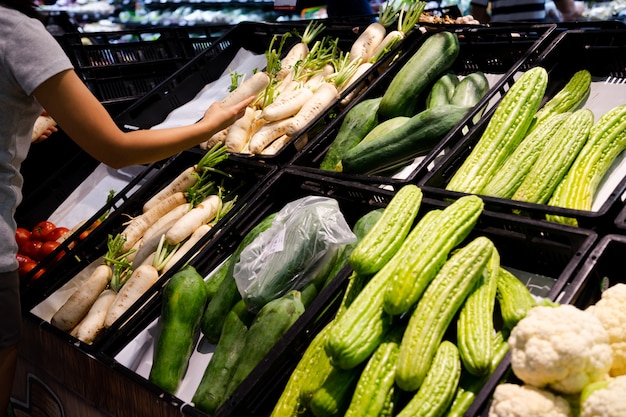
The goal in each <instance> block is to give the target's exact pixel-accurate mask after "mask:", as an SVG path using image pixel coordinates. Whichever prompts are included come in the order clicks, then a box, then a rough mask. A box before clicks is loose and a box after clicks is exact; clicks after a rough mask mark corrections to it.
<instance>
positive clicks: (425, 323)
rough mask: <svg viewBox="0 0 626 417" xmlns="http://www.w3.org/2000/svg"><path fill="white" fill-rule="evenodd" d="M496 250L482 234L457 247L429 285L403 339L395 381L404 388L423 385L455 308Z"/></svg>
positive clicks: (412, 388)
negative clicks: (459, 247) (461, 246)
mask: <svg viewBox="0 0 626 417" xmlns="http://www.w3.org/2000/svg"><path fill="white" fill-rule="evenodd" d="M493 250H494V245H493V243H492V242H491V241H490V240H489V239H488V238H486V237H484V236H480V237H477V238H476V239H474V240H472V241H471V242H470V243H468V244H467V245H466V246H464V247H463V248H461V249H459V250H458V251H456V252H455V253H454V254H453V255H452V256H451V257H450V259H449V260H448V261H446V263H445V264H444V265H443V267H442V268H441V270H440V271H439V273H438V274H437V276H436V277H435V278H434V279H433V281H432V283H431V284H430V285H429V286H428V287H427V288H426V291H425V292H424V295H423V296H422V297H421V298H420V300H419V302H418V303H417V306H416V307H415V310H414V311H413V313H412V314H411V318H410V319H409V322H408V324H407V328H406V330H405V332H404V336H403V338H402V342H401V343H400V352H399V355H398V366H397V368H396V384H398V386H399V387H400V388H401V389H403V390H405V391H415V390H416V389H418V388H419V387H420V385H421V384H422V382H423V381H424V378H425V377H426V373H427V372H428V369H429V368H430V366H431V363H432V360H433V357H434V356H435V352H436V350H437V347H438V346H439V344H440V343H441V341H442V339H443V335H444V333H445V332H446V331H447V329H448V326H449V325H450V323H451V322H452V319H453V318H454V316H455V314H456V312H457V311H458V310H459V309H460V308H461V305H462V304H463V303H464V302H465V299H466V298H467V297H468V295H469V294H470V293H471V292H472V290H473V289H474V286H475V285H476V282H477V281H478V280H479V279H480V278H481V276H482V274H483V270H484V269H485V267H486V265H487V262H489V259H490V258H491V255H492V253H493Z"/></svg>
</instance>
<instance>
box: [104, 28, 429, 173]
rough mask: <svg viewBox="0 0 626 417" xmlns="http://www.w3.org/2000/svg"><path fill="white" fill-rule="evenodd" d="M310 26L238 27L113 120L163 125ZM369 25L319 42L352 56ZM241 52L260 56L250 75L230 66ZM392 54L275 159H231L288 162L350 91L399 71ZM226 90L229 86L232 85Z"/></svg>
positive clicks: (133, 125) (329, 32)
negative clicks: (383, 74) (219, 83)
mask: <svg viewBox="0 0 626 417" xmlns="http://www.w3.org/2000/svg"><path fill="white" fill-rule="evenodd" d="M322 23H323V20H322ZM306 25H307V23H306V21H302V22H290V23H289V24H282V23H256V22H243V23H240V24H238V25H236V26H235V27H234V28H233V29H232V30H231V31H229V32H228V33H226V34H225V35H224V36H223V37H222V38H220V39H219V40H218V41H216V42H214V43H213V45H211V47H210V48H208V49H206V50H204V51H203V52H202V53H201V54H200V55H198V56H196V57H195V58H194V59H193V60H191V61H190V62H188V63H187V64H186V65H185V66H184V67H183V68H181V69H180V70H178V71H177V72H176V73H174V74H173V75H172V76H171V77H170V78H168V79H167V80H165V81H164V82H163V83H162V84H161V85H159V86H158V87H156V88H155V89H154V90H153V91H151V92H150V93H149V94H147V95H145V96H144V97H142V98H141V99H140V100H138V101H137V102H135V103H133V105H131V106H129V107H128V108H127V109H126V110H125V111H124V112H122V113H121V114H119V115H118V116H117V117H116V119H115V120H116V123H117V124H118V125H119V126H120V127H121V128H122V129H125V130H136V129H146V128H152V127H154V126H157V125H160V124H161V123H163V122H164V121H165V122H167V121H168V116H170V114H171V113H172V112H174V111H175V110H178V109H180V108H181V107H182V106H184V105H189V104H192V105H194V106H195V103H196V102H197V101H195V100H194V99H196V97H197V96H199V95H200V94H201V93H204V94H209V93H207V92H206V90H204V89H205V88H206V87H207V86H209V87H210V84H211V83H213V82H215V81H217V80H219V79H220V77H222V76H225V75H223V74H225V73H226V72H225V71H229V72H232V71H236V72H238V73H240V74H241V73H248V72H249V73H250V74H251V73H252V71H253V70H255V69H263V68H265V65H266V60H265V58H264V54H265V52H266V50H267V49H268V48H269V46H270V43H271V42H272V39H273V38H274V36H276V37H278V38H281V37H282V36H283V35H285V34H288V33H289V34H291V33H293V31H294V30H296V31H297V32H298V33H300V34H302V33H303V32H304V30H305V29H306ZM366 26H367V25H366V24H363V25H362V26H356V27H355V26H354V25H353V24H351V23H350V22H349V21H348V22H346V23H343V24H339V23H336V22H335V23H334V24H332V25H325V26H324V28H325V29H324V30H323V31H322V33H321V34H320V35H319V39H321V38H322V37H326V36H328V37H330V38H331V39H335V38H337V39H338V48H339V49H340V50H341V51H349V50H350V47H351V45H352V43H353V42H354V40H356V39H357V37H358V35H359V34H360V32H361V31H362V30H364V29H365V27H366ZM420 36H421V32H420V31H418V30H414V31H411V32H410V34H409V36H407V38H406V39H405V41H403V42H402V43H400V44H399V45H398V46H397V47H396V50H395V51H399V53H400V55H402V54H404V53H405V51H404V50H403V49H404V46H403V45H408V46H407V48H410V46H411V45H412V44H413V42H415V39H416V38H419V37H420ZM298 39H299V38H298V37H297V36H289V37H288V38H287V39H286V41H285V43H284V46H283V49H282V51H283V52H284V53H285V54H286V53H287V51H288V50H289V48H290V47H291V46H292V45H293V44H294V43H295V42H297V41H298ZM277 42H279V41H277ZM240 51H247V52H249V53H250V54H251V55H253V56H256V57H257V58H258V59H257V61H255V62H257V63H258V64H259V65H258V66H257V67H255V68H250V69H249V70H245V69H244V70H241V69H239V68H232V67H231V65H234V66H236V64H231V62H232V61H233V59H234V58H235V57H236V56H237V54H238V53H239V52H240ZM394 55H395V54H394V53H393V52H392V53H389V54H387V56H386V57H385V58H384V59H382V60H380V61H379V62H377V63H376V64H375V65H373V66H372V68H370V69H369V70H368V71H367V72H366V73H365V74H364V75H363V76H362V77H361V79H360V80H359V81H357V82H356V83H355V85H353V86H351V87H350V88H348V89H347V90H346V91H344V92H343V93H342V94H341V96H340V97H339V98H338V99H337V100H336V102H335V104H333V105H332V106H331V108H330V109H328V110H327V111H326V112H325V113H324V114H323V115H321V116H319V117H318V118H317V119H316V120H314V121H312V122H311V123H310V124H309V125H308V126H306V127H305V128H304V129H303V131H302V132H301V133H299V134H297V135H295V136H294V137H293V138H292V139H291V140H290V142H289V143H287V144H286V145H285V146H284V147H283V148H282V149H281V150H279V151H278V152H277V153H276V154H274V155H254V156H250V155H248V154H233V155H234V156H236V157H240V158H243V159H259V160H263V161H266V162H269V163H275V164H283V163H285V162H287V161H288V160H289V159H291V158H292V157H293V155H294V154H295V153H296V152H297V151H298V150H299V149H301V148H302V147H303V146H304V144H305V143H306V142H307V141H308V140H309V139H311V138H313V137H314V136H315V134H316V132H318V131H319V130H321V128H322V127H323V126H324V125H325V124H326V123H328V121H329V120H332V118H333V117H334V116H335V115H337V114H340V113H341V112H342V111H343V107H344V106H343V105H341V100H342V98H344V97H346V96H347V95H348V94H350V92H352V91H357V90H359V91H360V90H362V89H364V88H365V86H367V85H368V84H369V82H370V81H371V80H372V79H373V78H375V76H376V74H377V73H378V72H379V71H380V70H381V69H386V68H388V67H389V68H390V67H393V66H395V65H396V63H395V62H390V61H391V59H392V57H393V56H394ZM250 74H248V75H250ZM229 78H230V77H229ZM228 85H230V82H229V83H228ZM208 90H209V91H210V92H213V93H215V94H214V95H215V99H220V100H221V98H223V97H224V96H225V95H226V94H227V93H226V91H224V92H222V91H221V90H219V91H214V90H215V89H211V88H209V89H208ZM200 101H207V103H206V105H205V104H203V105H202V108H203V109H204V108H206V107H207V106H208V104H210V102H212V101H210V100H208V99H203V100H200ZM185 110H186V107H185ZM201 116H202V113H199V115H198V118H200V117H201ZM195 121H196V120H193V122H195ZM168 126H169V125H168Z"/></svg>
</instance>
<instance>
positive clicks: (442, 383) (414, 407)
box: [397, 340, 461, 417]
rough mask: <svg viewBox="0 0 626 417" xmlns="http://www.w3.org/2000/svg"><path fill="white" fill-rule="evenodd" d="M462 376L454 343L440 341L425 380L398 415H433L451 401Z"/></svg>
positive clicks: (434, 416)
mask: <svg viewBox="0 0 626 417" xmlns="http://www.w3.org/2000/svg"><path fill="white" fill-rule="evenodd" d="M460 378H461V361H460V359H459V351H458V349H457V347H456V346H455V345H454V343H452V342H449V341H447V340H444V341H442V342H441V343H440V344H439V346H437V347H436V352H435V356H434V358H433V361H432V365H431V366H430V368H429V369H428V373H427V374H426V378H425V379H424V383H423V384H422V385H421V386H420V387H419V390H418V391H417V393H416V394H415V395H414V396H413V398H411V400H410V401H409V403H408V404H407V405H406V406H405V407H404V408H403V409H402V411H400V413H398V414H397V417H413V416H423V417H436V416H440V415H442V414H443V413H444V412H445V411H446V409H447V408H448V407H449V406H450V404H451V403H452V400H453V399H454V394H455V392H456V389H457V387H458V385H459V380H460Z"/></svg>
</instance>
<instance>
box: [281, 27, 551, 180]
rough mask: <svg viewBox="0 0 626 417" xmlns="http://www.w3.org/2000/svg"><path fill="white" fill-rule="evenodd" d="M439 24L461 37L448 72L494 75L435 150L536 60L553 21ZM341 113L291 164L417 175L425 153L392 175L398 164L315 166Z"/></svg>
mask: <svg viewBox="0 0 626 417" xmlns="http://www.w3.org/2000/svg"><path fill="white" fill-rule="evenodd" d="M441 27H442V28H443V30H449V31H450V32H452V33H455V34H456V35H457V37H458V39H459V42H460V52H459V56H458V57H457V59H456V61H455V62H454V64H453V65H452V67H451V68H450V71H452V72H454V73H456V74H458V75H467V74H469V73H471V72H474V71H482V72H483V73H485V74H487V75H488V76H492V75H493V79H492V80H491V83H492V85H491V88H490V90H489V91H488V92H487V94H486V95H485V97H484V98H483V99H482V100H481V101H480V102H479V103H478V104H477V105H476V106H475V108H474V109H473V110H471V111H470V112H469V113H468V114H467V115H466V116H465V117H464V118H463V119H462V120H461V121H460V122H459V124H458V125H457V126H456V127H455V128H454V129H452V131H451V132H450V133H449V134H447V135H446V136H445V137H444V138H443V139H442V141H441V143H440V144H439V145H438V146H436V147H435V148H434V150H433V151H432V152H438V149H440V148H442V147H445V146H450V145H451V144H454V143H455V142H456V141H458V138H459V137H460V136H462V135H463V132H466V131H467V130H469V129H470V128H471V127H472V126H473V125H474V120H475V115H476V113H477V112H478V111H479V109H481V108H483V107H484V106H488V105H491V104H493V103H494V102H495V101H496V100H498V99H499V98H500V97H501V96H502V95H504V91H505V88H506V81H507V79H508V78H510V77H512V75H513V74H515V73H516V72H517V71H522V70H524V69H525V67H526V66H528V65H529V63H530V62H532V61H533V60H534V59H535V57H536V56H537V54H538V53H539V52H540V51H541V50H542V48H543V47H545V45H547V44H548V43H549V40H550V37H551V35H552V33H553V31H554V29H555V26H554V25H552V24H538V25H508V26H502V27H494V28H490V27H483V26H476V25H466V26H463V27H456V28H452V27H450V28H448V29H445V27H446V25H441ZM436 32H437V30H433V31H429V32H428V33H426V34H425V35H424V36H423V37H422V39H420V40H419V41H418V42H416V43H415V44H414V45H413V48H412V49H411V51H412V52H415V50H416V49H417V48H418V47H419V46H420V45H421V43H422V41H423V40H425V39H426V38H427V37H428V36H430V35H431V34H432V33H436ZM411 55H412V54H406V55H405V56H403V57H402V59H401V60H400V59H399V60H398V61H397V62H396V63H395V65H394V67H393V68H392V69H389V70H388V71H386V72H385V73H383V74H382V75H381V76H380V77H378V79H377V80H376V81H375V82H374V83H373V84H372V85H371V86H370V87H369V88H368V89H367V90H366V91H365V92H364V93H363V94H362V95H361V96H360V97H359V99H358V100H355V101H354V102H353V103H351V105H350V107H349V108H348V109H347V111H349V109H351V108H352V107H353V106H354V105H356V104H357V103H358V102H360V101H362V100H365V99H368V98H375V97H380V96H382V95H383V94H384V92H385V90H386V88H387V86H388V85H389V84H390V82H391V80H392V79H393V77H394V76H395V74H396V73H397V71H398V70H399V68H401V66H402V65H404V63H406V61H407V60H408V58H410V56H411ZM347 111H346V112H347ZM346 112H344V113H343V114H342V115H340V116H339V117H336V118H335V119H334V120H333V121H332V122H331V123H329V124H328V126H327V127H326V128H325V129H324V130H323V131H322V132H321V133H320V134H319V135H318V137H317V139H316V140H313V141H311V142H310V143H309V144H308V145H307V146H305V147H304V148H303V149H302V151H301V152H299V153H298V154H296V155H295V156H294V158H293V159H292V160H291V162H290V164H291V165H292V166H297V167H301V168H302V169H305V170H310V171H312V172H321V173H324V174H325V175H329V176H333V177H337V178H345V179H349V180H354V181H359V182H368V183H385V182H387V181H390V180H393V181H397V182H410V181H414V180H415V179H416V177H417V176H418V175H420V173H421V166H422V163H421V162H419V161H420V160H423V159H425V158H424V157H419V158H417V159H416V161H417V162H414V163H413V164H411V163H407V165H406V167H405V168H404V171H403V172H401V174H402V175H397V174H398V173H399V172H400V171H401V170H402V168H398V169H397V170H395V171H393V172H388V173H384V174H383V173H381V174H376V175H365V174H344V173H338V172H334V171H322V170H320V169H319V166H320V163H321V162H322V160H323V158H324V156H325V155H326V153H327V151H328V149H329V147H330V146H331V144H332V142H333V140H334V139H335V137H336V136H337V132H338V131H339V129H340V127H341V123H342V122H343V119H344V117H345V114H346Z"/></svg>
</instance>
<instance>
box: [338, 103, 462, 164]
mask: <svg viewBox="0 0 626 417" xmlns="http://www.w3.org/2000/svg"><path fill="white" fill-rule="evenodd" d="M469 110H470V107H465V106H455V105H451V104H449V105H441V106H437V107H433V108H431V109H428V110H424V111H421V112H419V113H418V114H416V115H415V116H413V117H411V118H410V119H409V120H408V121H407V122H406V123H404V124H402V126H400V127H399V128H396V129H394V130H390V131H388V132H386V133H383V134H382V135H381V136H379V137H377V138H374V139H372V140H368V141H367V142H361V143H359V144H358V145H356V146H355V147H353V148H352V149H350V150H349V151H348V152H346V155H345V156H344V158H343V159H342V161H341V164H342V168H343V172H345V173H357V174H376V173H381V172H385V171H389V170H390V169H392V168H397V167H400V166H403V165H405V164H407V163H409V162H410V161H412V160H413V159H415V158H416V157H417V156H420V155H425V154H427V153H428V152H429V151H430V150H432V149H433V147H434V146H435V145H436V144H437V143H438V142H439V141H440V140H442V139H443V138H444V137H445V135H446V134H448V133H449V132H450V131H451V130H452V128H453V127H454V126H456V125H457V124H458V123H459V122H460V121H461V120H462V119H463V118H464V117H465V115H466V114H467V113H468V111H469Z"/></svg>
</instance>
